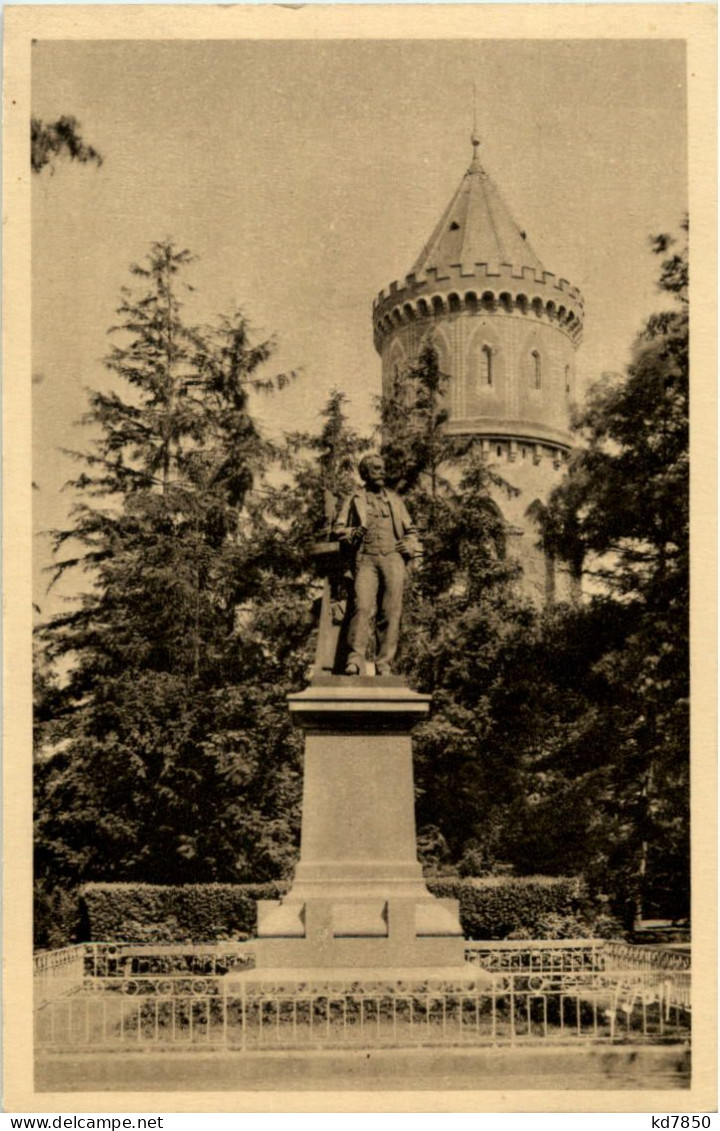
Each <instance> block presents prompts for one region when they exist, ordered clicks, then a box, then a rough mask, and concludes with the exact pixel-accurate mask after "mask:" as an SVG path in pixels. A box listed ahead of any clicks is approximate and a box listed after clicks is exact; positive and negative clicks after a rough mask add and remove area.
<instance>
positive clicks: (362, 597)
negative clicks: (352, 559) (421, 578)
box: [348, 557, 379, 674]
mask: <svg viewBox="0 0 720 1131" xmlns="http://www.w3.org/2000/svg"><path fill="white" fill-rule="evenodd" d="M378 585H379V577H378V566H377V560H376V559H375V558H363V557H360V558H358V564H357V572H356V573H355V612H354V613H353V617H352V620H351V621H350V628H349V630H348V644H349V646H350V654H349V656H348V665H350V664H357V666H358V667H359V669H360V673H361V674H362V673H363V672H364V671H365V655H366V653H367V646H368V641H369V639H370V622H371V620H372V618H373V616H374V615H375V606H376V603H377V595H378Z"/></svg>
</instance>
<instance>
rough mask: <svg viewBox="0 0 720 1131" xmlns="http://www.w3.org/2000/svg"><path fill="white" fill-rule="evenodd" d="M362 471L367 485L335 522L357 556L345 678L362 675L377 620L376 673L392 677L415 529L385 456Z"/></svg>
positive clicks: (416, 546)
mask: <svg viewBox="0 0 720 1131" xmlns="http://www.w3.org/2000/svg"><path fill="white" fill-rule="evenodd" d="M358 471H359V472H360V477H361V479H362V481H363V484H364V486H363V487H362V488H361V489H359V490H357V491H356V492H355V493H354V494H353V495H350V496H349V497H348V498H347V499H346V500H345V502H344V503H343V505H342V507H341V508H340V512H339V514H338V516H337V518H336V520H335V524H334V532H335V534H336V536H337V537H338V538H339V539H340V541H341V542H342V543H345V545H346V546H348V547H349V548H350V549H351V550H352V551H353V552H354V554H355V562H354V569H353V575H354V591H355V604H354V609H353V614H352V619H351V621H350V627H349V629H348V645H349V649H350V651H349V655H348V661H347V665H346V668H345V674H346V675H360V674H361V673H362V672H363V671H364V667H365V654H366V651H367V646H368V642H369V639H370V624H371V621H372V618H373V617H375V625H376V632H377V652H376V658H375V671H376V673H377V674H378V675H390V674H391V673H392V665H393V660H394V659H395V654H396V652H397V647H398V638H399V635H400V615H401V613H402V600H403V589H404V587H405V573H406V569H407V565H408V563H409V562H412V561H413V559H414V558H416V557H417V556H418V555H419V553H420V543H419V540H418V537H417V530H416V529H415V526H414V525H413V522H412V519H411V518H410V515H409V514H408V510H407V507H406V506H405V503H404V502H403V500H402V499H401V498H400V496H399V495H398V494H397V493H396V492H395V491H390V490H389V489H388V488H387V487H386V486H385V461H384V460H383V458H382V456H379V455H369V456H365V457H364V458H363V459H362V460H361V461H360V464H359V467H358Z"/></svg>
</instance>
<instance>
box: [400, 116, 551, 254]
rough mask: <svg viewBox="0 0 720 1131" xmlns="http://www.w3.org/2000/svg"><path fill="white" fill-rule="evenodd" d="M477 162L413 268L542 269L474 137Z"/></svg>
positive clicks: (472, 162) (470, 169)
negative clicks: (485, 266)
mask: <svg viewBox="0 0 720 1131" xmlns="http://www.w3.org/2000/svg"><path fill="white" fill-rule="evenodd" d="M472 144H473V158H472V161H471V163H470V166H469V168H468V170H467V172H466V173H465V176H464V177H463V179H462V181H461V182H460V184H459V186H458V188H457V191H456V192H455V194H454V196H453V198H452V200H451V201H450V203H449V204H448V206H447V208H446V209H445V211H444V213H443V215H442V217H441V219H440V222H439V223H438V224H437V226H436V228H435V230H434V231H433V233H432V235H431V236H430V239H429V240H428V242H427V243H426V244H425V246H424V247H423V249H422V251H421V252H420V255H419V256H418V258H417V259H416V260H415V263H414V264H413V266H412V269H411V273H412V274H415V275H418V276H419V275H423V274H425V273H426V272H427V271H428V269H432V268H436V269H437V270H438V271H439V272H440V271H445V270H447V269H448V268H449V267H453V266H455V265H456V264H461V265H462V266H463V267H466V268H471V267H472V266H473V264H475V263H498V264H499V263H507V264H510V265H511V266H512V267H515V268H522V267H532V268H533V269H535V270H536V271H538V272H542V271H543V270H544V268H543V265H542V263H541V262H540V260H539V259H538V257H537V255H536V254H535V252H534V251H533V249H532V247H531V246H530V244H529V243H528V240H527V237H526V236H525V233H524V232H523V231H522V229H521V228H520V227H518V225H517V224H516V223H515V221H514V220H513V218H512V216H511V214H510V212H509V210H508V208H507V205H506V204H505V202H504V200H503V199H502V197H501V196H500V193H499V192H498V190H497V188H496V187H495V185H494V184H493V182H492V180H491V179H490V177H489V176H488V174H487V173H486V172H485V170H484V169H483V167H482V165H481V164H480V158H479V156H478V148H479V145H480V139H479V138H478V137H477V136H476V135H475V134H473V137H472Z"/></svg>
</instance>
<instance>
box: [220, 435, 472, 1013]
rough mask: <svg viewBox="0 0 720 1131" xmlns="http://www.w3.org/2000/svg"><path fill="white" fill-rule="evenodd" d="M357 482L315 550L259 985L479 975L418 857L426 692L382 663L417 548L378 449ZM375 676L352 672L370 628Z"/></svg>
mask: <svg viewBox="0 0 720 1131" xmlns="http://www.w3.org/2000/svg"><path fill="white" fill-rule="evenodd" d="M359 470H360V474H361V477H362V479H363V482H364V484H365V488H364V489H362V490H357V491H356V492H355V493H354V494H353V495H352V496H350V497H349V498H348V499H347V500H346V501H345V503H344V504H343V505H342V507H341V508H340V510H339V512H338V513H337V518H336V520H335V522H334V523H332V533H333V535H334V536H333V537H332V538H330V537H329V538H328V539H327V540H326V541H324V542H320V543H317V544H316V546H315V547H314V553H315V560H316V563H317V564H318V567H319V569H320V572H321V573H322V574H323V576H324V578H325V583H324V592H323V598H322V604H321V609H320V624H319V631H318V642H317V652H316V658H315V668H314V672H313V677H312V681H311V683H310V686H309V687H307V688H306V689H305V690H304V691H301V692H299V693H298V694H296V695H291V696H290V697H289V700H288V702H289V707H290V711H291V713H292V716H293V719H294V721H295V723H296V724H297V725H298V726H300V727H302V729H303V731H304V734H305V763H304V783H303V807H302V835H301V845H300V859H299V862H298V865H297V868H296V871H295V877H294V880H293V883H292V886H291V888H290V891H289V892H288V893H287V895H286V896H285V897H284V898H283V899H281V900H261V901H260V902H259V903H258V931H257V934H258V937H257V940H256V943H255V948H254V949H255V969H254V970H253V971H248V972H247V973H246V974H242V975H240V979H241V980H242V979H245V980H246V983H249V984H251V985H252V986H253V987H255V988H257V990H258V992H262V987H263V986H272V985H285V986H287V985H290V984H292V983H296V984H297V985H306V984H310V985H312V986H315V987H316V988H317V987H319V986H321V985H323V984H333V985H334V986H335V988H336V989H337V987H338V986H342V985H345V986H346V988H347V987H350V986H352V985H353V984H354V983H356V982H357V981H361V982H363V983H365V984H373V983H378V982H380V983H384V984H393V983H396V984H404V983H406V982H411V983H423V982H426V981H428V980H432V981H434V980H439V981H440V982H443V983H449V984H450V983H451V984H453V985H455V986H457V985H460V986H465V985H466V984H467V985H477V984H478V982H479V981H481V980H482V977H483V975H482V972H480V971H478V970H477V968H474V967H469V966H468V965H467V964H466V963H465V945H464V939H463V934H462V929H461V927H460V918H459V913H458V903H457V900H452V899H436V898H435V897H434V896H432V895H431V894H430V892H429V891H428V889H427V887H426V885H425V882H424V880H423V876H422V868H421V866H420V864H419V862H418V858H417V846H416V838H415V793H414V788H413V764H412V746H411V740H410V731H411V730H412V728H413V727H414V726H415V724H416V723H417V722H418V721H419V720H420V719H422V718H423V717H424V716H425V715H427V713H428V711H429V709H430V696H429V695H420V694H418V693H417V692H415V691H411V690H410V689H409V688H408V687H407V685H406V683H405V681H404V679H402V678H401V677H400V676H395V675H390V674H378V673H383V672H384V671H385V672H387V671H389V670H390V669H391V665H392V663H393V661H394V658H395V650H396V648H397V640H398V631H399V625H400V612H401V605H402V591H403V586H404V581H405V572H406V566H407V563H408V562H409V561H412V560H413V558H414V557H416V556H417V555H418V554H419V553H420V544H419V541H418V539H417V531H416V530H415V527H414V526H413V524H412V519H411V517H410V515H409V513H408V511H407V508H406V507H405V505H404V503H403V501H402V499H401V498H400V497H399V496H398V495H397V494H396V493H395V492H393V491H389V490H387V489H386V488H385V467H384V462H383V460H382V457H380V456H378V455H374V456H366V457H365V458H364V459H363V460H361V462H360V467H359ZM371 623H374V626H375V637H376V639H375V668H376V674H375V675H373V676H367V675H365V674H363V671H362V669H363V668H364V667H365V650H366V647H367V645H368V643H369V639H368V631H369V625H370V624H371Z"/></svg>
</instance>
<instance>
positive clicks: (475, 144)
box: [470, 83, 480, 164]
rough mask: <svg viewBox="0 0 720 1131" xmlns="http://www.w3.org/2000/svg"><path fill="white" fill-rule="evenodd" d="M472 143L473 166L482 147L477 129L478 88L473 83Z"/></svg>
mask: <svg viewBox="0 0 720 1131" xmlns="http://www.w3.org/2000/svg"><path fill="white" fill-rule="evenodd" d="M470 141H471V142H472V147H473V164H475V162H476V161H477V156H478V148H479V146H480V135H479V133H478V128H477V86H476V84H475V83H473V129H472V134H471V135H470Z"/></svg>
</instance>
